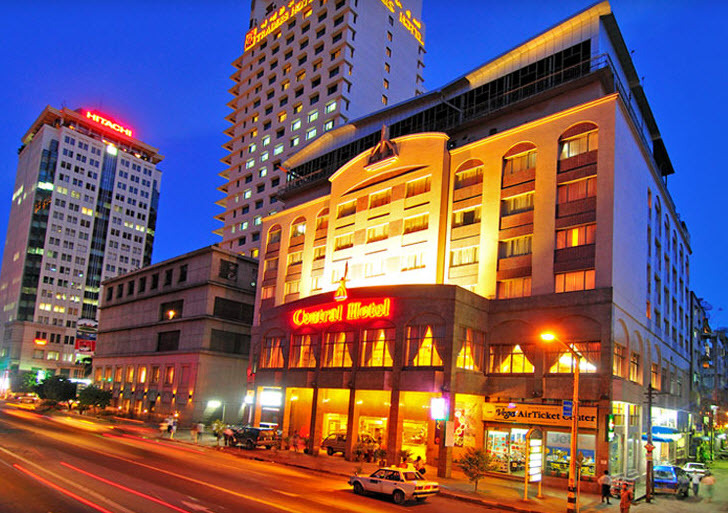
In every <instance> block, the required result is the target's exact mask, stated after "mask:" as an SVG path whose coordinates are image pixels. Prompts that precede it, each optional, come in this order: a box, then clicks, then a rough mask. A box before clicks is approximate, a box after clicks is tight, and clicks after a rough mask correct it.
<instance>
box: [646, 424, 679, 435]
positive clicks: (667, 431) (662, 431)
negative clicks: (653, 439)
mask: <svg viewBox="0 0 728 513" xmlns="http://www.w3.org/2000/svg"><path fill="white" fill-rule="evenodd" d="M654 435H680V431H678V430H677V429H675V428H671V427H667V426H652V436H654Z"/></svg>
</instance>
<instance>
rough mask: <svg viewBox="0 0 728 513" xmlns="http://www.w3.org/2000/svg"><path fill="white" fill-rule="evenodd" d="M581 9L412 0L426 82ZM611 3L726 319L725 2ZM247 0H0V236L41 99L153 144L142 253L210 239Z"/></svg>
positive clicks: (524, 0) (695, 284)
mask: <svg viewBox="0 0 728 513" xmlns="http://www.w3.org/2000/svg"><path fill="white" fill-rule="evenodd" d="M378 1H379V0H359V4H360V7H361V6H363V5H366V3H367V2H378ZM589 5H591V3H590V2H588V1H576V0H559V1H553V0H552V1H543V0H540V1H534V0H520V1H511V2H495V1H488V0H480V1H467V0H424V8H423V14H422V20H423V21H424V23H425V25H426V34H425V49H426V50H427V54H426V56H425V65H426V68H425V74H424V78H425V86H426V87H427V88H428V89H434V88H437V87H439V86H442V85H444V84H446V83H448V82H450V81H452V80H453V79H454V78H456V77H458V76H460V75H462V74H464V73H465V72H467V71H470V70H471V69H473V68H475V67H477V66H479V65H481V64H483V63H484V62H486V61H488V60H490V59H492V58H494V57H495V56H497V55H499V54H501V53H502V52H504V51H506V50H509V49H511V48H513V47H514V46H517V45H518V44H520V43H522V42H524V41H526V40H527V39H529V38H531V37H532V36H534V35H536V34H538V33H540V32H542V31H544V30H545V29H547V28H549V27H551V26H552V25H554V24H556V23H558V22H560V21H562V20H564V19H565V18H568V17H569V16H571V15H572V14H575V13H576V12H578V11H580V10H582V9H584V8H586V7H588V6H589ZM611 5H612V9H613V11H614V13H615V16H616V18H617V22H618V24H619V26H620V28H621V30H622V34H623V36H624V39H625V41H626V43H627V46H628V47H629V49H630V50H631V51H632V52H633V54H632V57H633V59H634V62H635V66H636V68H637V72H638V74H639V75H640V76H641V77H643V85H644V88H645V92H646V95H647V99H648V101H649V102H650V105H651V107H652V110H653V112H654V115H655V118H656V120H657V124H658V126H659V128H660V131H661V133H662V136H663V139H664V140H665V144H666V146H667V150H668V152H669V154H670V157H671V159H672V163H673V166H674V168H675V170H676V173H675V175H673V176H671V177H670V178H669V179H668V189H669V190H670V191H671V193H672V196H673V199H674V200H675V203H676V204H677V208H678V212H679V214H680V215H681V218H682V219H683V220H684V221H685V222H686V223H687V226H688V229H689V231H690V234H691V239H692V251H693V253H692V257H691V279H690V287H691V289H692V290H694V291H695V293H696V294H697V295H698V296H699V297H703V298H705V299H706V300H707V301H708V302H709V303H710V304H712V305H713V306H714V309H713V311H712V312H711V318H712V325H713V327H716V325H728V310H726V311H725V312H723V311H722V310H719V309H721V308H723V307H726V308H728V290H726V285H727V283H726V282H727V281H728V280H727V279H726V276H727V275H728V273H726V270H725V268H724V267H723V265H725V261H726V259H725V258H724V256H723V255H725V254H727V253H728V241H727V240H726V237H725V224H724V223H725V215H724V213H723V210H722V207H723V206H724V204H723V201H726V199H725V197H726V194H725V191H726V190H728V171H726V170H724V169H723V166H722V165H721V164H720V159H718V155H722V154H723V153H722V150H721V148H723V146H724V145H726V142H725V138H724V135H723V133H722V130H724V128H721V127H724V125H725V123H726V120H728V109H727V108H726V100H725V87H726V84H728V68H727V67H726V66H725V59H726V57H725V54H724V50H725V33H726V31H725V26H724V20H725V19H726V17H728V2H725V1H719V0H713V1H700V0H698V1H693V2H690V1H687V0H685V1H673V0H668V1H665V0H661V1H660V0H651V1H639V0H636V1H629V0H615V1H613V2H611ZM249 10H250V2H249V0H237V1H232V0H198V1H193V0H181V1H172V0H167V1H162V0H144V1H132V0H127V1H124V2H91V1H86V0H77V1H73V2H53V1H33V0H28V1H24V2H3V5H2V6H1V7H0V29H1V33H2V38H1V39H0V41H1V42H2V45H1V46H0V62H2V65H3V69H5V72H4V74H3V75H4V77H5V78H4V79H3V80H2V83H0V98H1V99H2V107H3V111H4V112H5V121H4V122H3V123H2V125H0V230H1V231H0V240H4V239H5V233H6V231H5V230H6V227H7V222H8V215H9V211H10V199H11V196H12V193H13V185H14V181H15V173H16V170H17V149H18V147H19V146H20V144H21V142H20V139H21V137H22V136H23V135H24V134H25V132H26V131H27V130H28V128H29V127H30V124H31V123H32V122H33V121H34V120H35V119H36V118H37V117H38V115H39V114H40V113H41V111H42V110H43V108H44V107H45V106H46V105H51V106H53V107H56V108H60V107H62V106H67V107H69V108H72V109H76V108H79V107H86V108H90V109H96V110H98V111H99V112H102V113H107V114H109V115H110V116H111V117H113V118H115V119H116V120H117V121H119V122H120V123H122V124H123V125H126V126H129V127H131V128H132V129H133V130H134V132H135V136H136V137H138V138H139V139H140V140H142V141H144V142H146V143H148V144H151V145H152V146H155V147H157V148H159V150H160V153H161V154H162V155H164V156H165V160H164V161H163V162H162V163H161V165H160V168H161V169H162V171H163V175H162V183H161V193H162V194H161V201H160V212H159V219H158V222H157V237H156V241H155V246H154V254H153V262H159V261H161V260H165V259H167V258H170V257H173V256H176V255H179V254H182V253H185V252H187V251H191V250H194V249H198V248H200V247H203V246H206V245H209V244H213V243H215V242H218V241H219V240H220V239H219V237H217V236H216V235H213V234H212V230H214V229H216V228H218V227H219V226H220V223H219V222H217V221H215V220H214V219H213V216H214V215H215V214H217V213H219V212H220V207H218V206H216V205H215V204H214V202H215V201H216V200H218V199H220V198H221V197H222V194H221V193H220V192H218V191H217V190H216V187H218V186H219V185H221V184H222V183H223V180H222V178H220V177H219V176H218V175H217V173H218V172H220V171H221V170H222V169H224V165H223V164H222V163H221V162H220V160H219V159H221V158H222V157H224V156H225V154H226V152H225V150H224V149H222V148H221V145H222V144H224V143H225V142H226V141H227V139H228V138H227V136H225V135H224V134H223V130H225V129H226V128H227V127H228V126H229V125H228V123H227V122H226V121H225V119H224V118H225V116H226V115H228V114H229V112H230V109H229V108H228V107H227V106H226V104H227V102H229V101H230V100H231V99H232V95H230V94H229V93H228V92H227V91H228V89H229V88H230V87H231V86H232V85H233V82H232V81H231V80H230V79H229V76H230V75H231V73H232V72H233V67H232V65H231V62H232V61H233V60H235V59H236V58H237V57H238V56H239V55H240V53H241V52H242V42H243V37H244V34H245V32H246V28H247V26H248V14H249ZM721 198H723V199H721ZM645 208H647V207H646V206H645Z"/></svg>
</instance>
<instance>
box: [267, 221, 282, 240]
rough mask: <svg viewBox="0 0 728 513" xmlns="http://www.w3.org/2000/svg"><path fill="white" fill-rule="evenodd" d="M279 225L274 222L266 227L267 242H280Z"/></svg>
mask: <svg viewBox="0 0 728 513" xmlns="http://www.w3.org/2000/svg"><path fill="white" fill-rule="evenodd" d="M281 231H282V228H281V225H280V224H274V225H273V226H271V227H270V228H269V229H268V238H267V241H268V242H267V243H268V244H269V245H270V244H278V243H280V242H281Z"/></svg>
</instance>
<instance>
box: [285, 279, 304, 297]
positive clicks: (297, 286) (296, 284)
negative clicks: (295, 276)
mask: <svg viewBox="0 0 728 513" xmlns="http://www.w3.org/2000/svg"><path fill="white" fill-rule="evenodd" d="M300 291H301V280H293V281H287V282H286V287H285V289H284V294H286V295H288V294H298V293H299V292H300Z"/></svg>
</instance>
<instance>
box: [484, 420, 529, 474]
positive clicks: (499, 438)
mask: <svg viewBox="0 0 728 513" xmlns="http://www.w3.org/2000/svg"><path fill="white" fill-rule="evenodd" d="M527 433H528V429H524V428H505V429H491V430H488V438H487V445H486V450H487V451H488V452H489V453H490V454H492V455H493V457H494V458H495V460H496V461H497V462H498V467H497V468H496V469H495V471H496V472H503V473H505V474H514V475H519V476H522V475H524V471H525V467H526V434H527Z"/></svg>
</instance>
